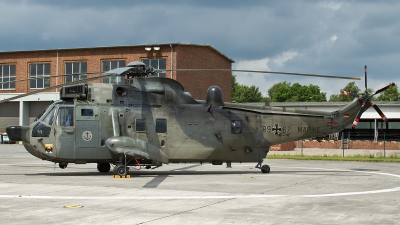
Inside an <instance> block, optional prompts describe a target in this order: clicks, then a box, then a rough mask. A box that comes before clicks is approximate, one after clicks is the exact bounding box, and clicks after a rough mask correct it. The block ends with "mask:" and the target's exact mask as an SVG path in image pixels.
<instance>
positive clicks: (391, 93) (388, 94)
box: [376, 85, 400, 101]
mask: <svg viewBox="0 0 400 225" xmlns="http://www.w3.org/2000/svg"><path fill="white" fill-rule="evenodd" d="M399 96H400V93H399V91H398V89H397V86H396V85H395V86H392V87H391V88H389V89H387V90H385V91H384V92H381V93H380V94H379V96H378V97H377V98H376V100H378V101H398V100H399Z"/></svg>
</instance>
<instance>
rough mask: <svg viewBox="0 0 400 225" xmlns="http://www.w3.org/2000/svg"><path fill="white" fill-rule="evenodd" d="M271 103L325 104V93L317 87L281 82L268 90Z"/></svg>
mask: <svg viewBox="0 0 400 225" xmlns="http://www.w3.org/2000/svg"><path fill="white" fill-rule="evenodd" d="M268 95H269V97H270V101H271V102H326V93H325V92H321V90H320V88H319V87H318V86H317V85H312V84H310V85H309V86H306V85H300V84H299V83H295V84H293V85H291V83H290V82H287V81H283V82H279V83H276V84H274V85H273V86H272V87H271V88H270V89H268Z"/></svg>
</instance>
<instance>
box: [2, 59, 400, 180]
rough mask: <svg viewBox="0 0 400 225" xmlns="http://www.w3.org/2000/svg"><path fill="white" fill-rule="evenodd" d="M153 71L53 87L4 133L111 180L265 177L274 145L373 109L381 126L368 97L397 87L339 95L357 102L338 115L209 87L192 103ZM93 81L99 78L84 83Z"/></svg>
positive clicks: (125, 70) (328, 129)
mask: <svg viewBox="0 0 400 225" xmlns="http://www.w3.org/2000/svg"><path fill="white" fill-rule="evenodd" d="M183 71H184V70H183ZM231 71H233V70H231ZM238 71H239V70H238ZM243 71H244V70H240V71H239V72H243ZM156 72H157V71H156V70H155V69H154V68H152V67H146V65H145V64H144V63H142V62H136V61H135V62H131V63H129V64H128V65H127V66H126V67H121V68H117V69H114V70H110V71H108V72H105V73H103V74H102V76H101V77H100V78H108V77H119V78H120V79H119V80H120V81H121V82H119V83H111V84H110V83H85V82H83V81H82V80H79V81H74V82H71V83H69V84H62V85H58V86H60V87H61V86H62V88H61V89H60V100H57V101H55V102H53V103H52V104H51V105H50V106H48V108H47V109H46V110H45V111H44V112H43V113H42V114H41V115H39V116H38V118H37V119H36V120H35V122H33V123H32V124H31V125H29V126H8V127H7V128H6V131H7V134H8V135H9V138H10V140H12V141H21V142H22V143H23V145H24V147H25V148H26V150H27V151H28V152H29V153H30V154H32V155H33V156H35V157H37V158H40V159H42V160H47V161H51V162H54V163H58V164H59V167H60V168H62V169H65V168H66V167H67V165H68V164H69V163H75V164H86V163H97V169H98V171H99V172H102V173H108V172H109V171H110V170H111V165H113V167H114V168H113V173H114V175H118V176H121V177H125V176H127V175H128V174H129V168H130V167H132V166H134V167H140V168H141V167H144V168H146V169H155V168H157V167H160V166H162V165H163V164H169V163H190V162H191V163H212V164H213V165H222V164H223V163H226V165H227V167H231V164H232V163H242V162H254V163H257V164H256V166H255V168H258V169H260V170H261V172H262V173H269V172H270V167H269V165H267V164H263V160H264V159H265V158H266V156H267V154H268V152H269V147H270V146H272V145H276V144H281V143H286V142H291V141H296V140H302V139H308V138H313V137H321V136H326V135H328V134H332V133H336V132H339V131H341V130H343V129H344V128H345V127H346V126H348V125H350V124H353V127H355V126H356V125H357V122H358V121H359V119H360V117H361V115H362V113H363V112H365V111H366V110H367V109H368V108H369V107H371V106H372V107H374V109H375V110H376V111H377V112H378V113H379V115H381V117H382V118H383V119H384V120H387V118H386V116H385V115H384V114H383V113H382V111H381V110H380V109H379V107H378V106H376V105H375V104H373V103H372V102H371V99H372V97H373V96H374V95H376V94H379V93H380V92H382V91H384V90H386V89H388V88H390V87H391V86H393V85H395V84H394V83H391V84H389V85H388V86H386V87H384V88H382V89H379V90H378V91H376V92H375V93H373V94H371V95H370V94H368V93H367V92H365V94H361V95H358V94H353V93H349V92H345V91H342V93H343V94H346V95H350V96H353V97H354V98H355V99H354V100H353V101H352V102H351V103H349V104H348V105H346V106H345V107H343V108H341V109H339V110H335V111H332V112H323V111H314V110H300V109H287V108H285V107H271V106H268V105H254V104H242V103H232V102H224V101H223V93H222V91H221V89H220V88H219V87H218V86H211V87H209V88H208V90H207V92H206V93H205V100H196V99H194V98H193V97H192V96H191V95H190V93H188V92H185V90H184V88H183V86H182V85H181V84H180V83H179V82H178V81H175V80H173V79H169V78H161V77H154V76H152V74H154V73H156ZM252 72H260V73H279V72H266V71H252ZM282 74H287V75H302V76H318V77H330V78H344V79H356V80H357V79H358V80H359V79H360V78H351V77H335V76H327V75H315V74H297V73H282ZM94 79H99V77H97V78H96V77H95V78H88V79H86V81H88V80H94ZM58 86H54V87H53V88H56V87H58ZM46 90H47V89H46ZM39 91H40V90H39ZM41 91H43V90H41ZM37 92H38V91H36V92H31V93H27V94H23V95H21V96H17V97H13V98H9V99H6V100H2V101H0V103H2V102H5V101H9V100H11V99H15V98H18V97H22V96H26V95H30V94H34V93H37Z"/></svg>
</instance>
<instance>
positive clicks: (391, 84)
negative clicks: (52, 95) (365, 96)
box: [371, 83, 396, 97]
mask: <svg viewBox="0 0 400 225" xmlns="http://www.w3.org/2000/svg"><path fill="white" fill-rule="evenodd" d="M395 85H396V84H395V83H390V84H389V85H388V86H386V87H383V88H381V89H379V90H377V91H375V93H374V94H372V95H371V97H372V96H374V95H376V94H379V93H381V92H382V91H385V90H387V89H389V88H391V87H393V86H395Z"/></svg>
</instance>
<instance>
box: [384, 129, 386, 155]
mask: <svg viewBox="0 0 400 225" xmlns="http://www.w3.org/2000/svg"><path fill="white" fill-rule="evenodd" d="M383 158H386V133H383Z"/></svg>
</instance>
